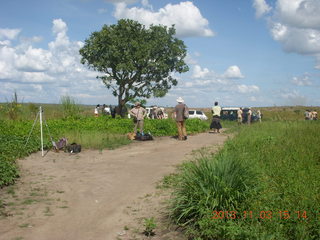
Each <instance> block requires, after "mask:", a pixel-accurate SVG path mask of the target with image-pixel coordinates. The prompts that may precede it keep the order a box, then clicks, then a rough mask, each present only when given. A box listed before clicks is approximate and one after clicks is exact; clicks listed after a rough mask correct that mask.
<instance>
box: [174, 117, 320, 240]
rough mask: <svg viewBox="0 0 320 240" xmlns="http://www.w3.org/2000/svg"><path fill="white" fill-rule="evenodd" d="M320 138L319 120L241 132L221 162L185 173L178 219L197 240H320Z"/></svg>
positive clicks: (188, 167) (209, 160) (178, 192)
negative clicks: (220, 214)
mask: <svg viewBox="0 0 320 240" xmlns="http://www.w3.org/2000/svg"><path fill="white" fill-rule="evenodd" d="M319 132H320V123H319V122H317V121H313V122H305V121H283V122H263V123H261V124H253V125H251V126H241V127H240V128H239V129H238V133H237V134H236V136H235V137H234V138H233V139H232V140H229V141H228V142H227V143H226V144H225V145H224V148H223V149H222V150H221V151H220V152H219V153H218V154H217V155H215V156H211V157H210V156H209V157H208V156H204V157H202V158H201V159H199V160H196V161H193V162H190V163H186V164H185V165H184V166H183V168H182V171H181V172H180V175H179V176H178V177H177V178H176V180H177V181H178V183H176V187H174V194H173V196H174V198H173V205H172V206H173V207H172V209H173V210H172V216H173V219H174V220H175V221H176V222H177V223H179V224H180V225H183V226H185V228H186V232H187V234H189V235H190V236H192V238H193V239H259V240H260V239H277V240H281V239H283V240H287V239H289V240H290V239H292V240H293V239H319V238H320V230H319V229H320V221H319V217H320V215H319V214H320V212H319V210H320V188H319V182H320V174H319V172H320V157H319V156H320V148H319V144H320V135H319ZM213 211H223V212H224V214H225V217H222V218H221V219H220V218H216V217H215V218H214V219H213V217H214V216H215V215H214V214H213ZM226 211H228V212H229V215H228V214H226ZM231 211H235V212H237V216H238V217H239V219H231V215H230V212H231ZM244 211H246V212H247V213H249V212H250V211H251V213H252V217H251V216H250V215H251V214H250V215H248V214H247V217H246V218H244ZM285 211H288V212H285ZM266 213H267V215H266ZM268 214H269V215H268ZM288 214H289V215H290V218H289V217H288V216H289V215H288ZM303 214H305V215H307V218H304V216H305V215H303ZM226 216H228V218H227V217H226ZM266 216H267V217H268V218H270V219H266V218H267V217H266Z"/></svg>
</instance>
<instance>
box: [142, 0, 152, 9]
mask: <svg viewBox="0 0 320 240" xmlns="http://www.w3.org/2000/svg"><path fill="white" fill-rule="evenodd" d="M141 4H142V6H143V7H145V8H150V9H151V10H152V5H151V4H150V3H149V1H148V0H141Z"/></svg>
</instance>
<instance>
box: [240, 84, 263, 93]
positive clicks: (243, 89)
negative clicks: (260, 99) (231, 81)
mask: <svg viewBox="0 0 320 240" xmlns="http://www.w3.org/2000/svg"><path fill="white" fill-rule="evenodd" d="M234 89H235V91H236V92H238V93H257V92H259V91H260V89H259V87H258V86H256V85H244V84H240V85H235V86H234Z"/></svg>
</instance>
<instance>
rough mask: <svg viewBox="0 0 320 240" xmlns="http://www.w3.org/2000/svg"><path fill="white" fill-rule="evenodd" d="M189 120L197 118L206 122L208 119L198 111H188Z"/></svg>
mask: <svg viewBox="0 0 320 240" xmlns="http://www.w3.org/2000/svg"><path fill="white" fill-rule="evenodd" d="M189 118H199V119H201V120H208V117H207V116H206V115H205V114H204V112H202V111H200V110H194V109H192V110H189Z"/></svg>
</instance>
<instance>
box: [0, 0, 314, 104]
mask: <svg viewBox="0 0 320 240" xmlns="http://www.w3.org/2000/svg"><path fill="white" fill-rule="evenodd" d="M0 4H1V5H0V6H1V8H0V102H9V101H11V100H12V98H13V94H14V92H16V93H17V95H18V98H19V100H20V101H22V102H24V103H28V102H34V103H59V102H60V99H61V97H62V96H70V97H72V98H74V99H75V101H76V102H77V103H80V104H92V105H96V104H116V103H117V98H116V97H114V96H113V95H112V94H111V91H110V90H108V89H107V88H106V87H105V86H104V84H103V83H102V81H101V80H100V79H97V78H96V76H97V75H99V73H98V72H94V71H92V70H90V69H88V68H87V66H85V65H83V64H81V63H80V59H81V56H80V54H79V49H80V48H81V47H82V46H83V44H84V41H85V40H86V39H87V38H89V37H90V34H91V33H92V32H94V31H100V30H101V28H102V26H103V25H104V24H107V25H111V24H116V23H117V21H118V20H119V19H122V18H128V19H133V20H136V21H139V22H140V23H142V24H144V25H146V26H149V25H150V24H154V25H158V24H161V25H166V26H172V25H173V24H174V25H175V28H176V37H177V38H179V39H181V40H183V41H184V43H185V45H186V46H187V56H186V58H185V62H186V63H187V64H188V66H189V69H190V70H189V71H188V72H187V73H183V74H177V73H175V74H173V75H174V77H175V78H176V79H177V80H178V85H177V86H175V87H173V88H172V89H171V90H170V91H169V92H168V94H167V95H166V96H165V97H163V98H151V99H148V100H147V103H148V105H154V104H156V105H160V106H174V105H175V104H176V99H177V98H178V97H180V96H181V97H182V98H183V99H184V100H185V103H186V104H187V105H188V106H190V107H210V106H212V105H213V103H214V102H215V101H218V102H219V104H220V105H221V106H246V107H248V106H251V107H263V106H294V105H304V106H320V95H319V90H320V14H319V12H320V0H237V1H235V0H223V1H222V0H194V1H176V0H55V1H51V0H28V1H26V0H10V1H8V0H0Z"/></svg>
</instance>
